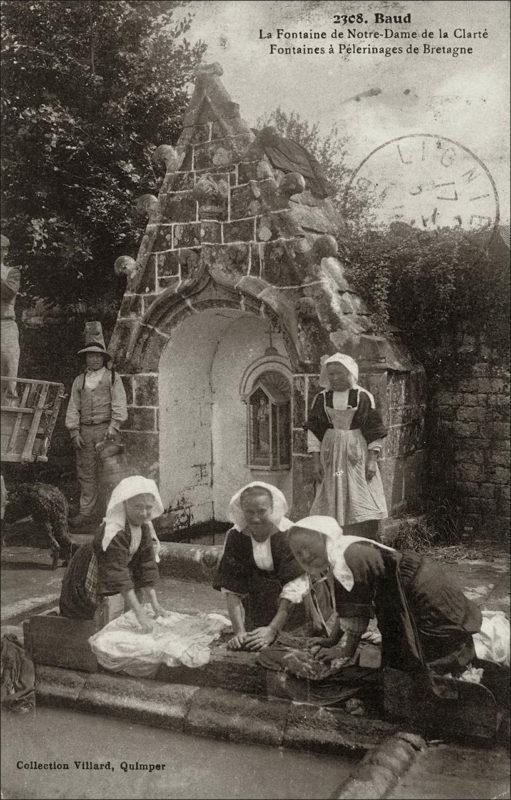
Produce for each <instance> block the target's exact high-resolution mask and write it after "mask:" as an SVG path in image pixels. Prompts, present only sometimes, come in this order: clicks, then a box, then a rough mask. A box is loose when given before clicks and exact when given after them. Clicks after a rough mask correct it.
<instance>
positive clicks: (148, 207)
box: [135, 194, 158, 218]
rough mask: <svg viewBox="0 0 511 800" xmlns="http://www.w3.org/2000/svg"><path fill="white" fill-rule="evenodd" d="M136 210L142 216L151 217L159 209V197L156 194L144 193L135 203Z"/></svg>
mask: <svg viewBox="0 0 511 800" xmlns="http://www.w3.org/2000/svg"><path fill="white" fill-rule="evenodd" d="M135 209H136V212H137V214H138V215H139V216H141V217H148V218H149V217H150V216H151V215H152V214H154V212H155V211H156V210H157V209H158V198H157V197H155V195H154V194H143V195H141V197H139V198H138V200H137V202H136V204H135Z"/></svg>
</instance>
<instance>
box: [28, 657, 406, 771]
mask: <svg viewBox="0 0 511 800" xmlns="http://www.w3.org/2000/svg"><path fill="white" fill-rule="evenodd" d="M36 698H37V702H39V703H41V704H43V705H48V706H67V707H72V708H74V709H76V710H81V711H88V712H92V713H98V714H104V715H105V716H115V717H121V718H125V719H129V720H131V721H133V722H140V723H143V724H146V725H152V726H156V727H161V728H166V729H172V730H179V731H182V732H184V733H190V734H194V735H196V736H213V737H215V738H222V739H227V740H228V741H237V742H239V741H245V742H253V743H255V744H269V745H273V746H277V747H280V746H284V747H292V748H303V747H306V748H308V749H309V750H312V751H314V752H317V753H336V754H341V753H342V754H344V755H351V756H356V755H359V754H360V755H362V754H363V753H365V752H366V751H367V750H370V749H372V748H375V747H377V746H378V745H379V744H381V743H382V742H383V741H385V739H387V738H388V736H390V735H392V734H394V733H396V731H397V726H396V725H393V724H391V723H388V722H382V721H380V720H368V719H361V718H360V717H353V716H350V715H349V714H347V713H346V712H343V711H337V710H336V711H332V710H327V709H321V708H318V707H316V706H306V705H301V706H296V705H294V704H291V703H286V702H281V701H274V700H266V699H259V698H256V697H253V696H250V695H247V694H243V693H241V692H231V691H226V690H225V689H213V688H205V689H202V688H199V687H198V686H183V685H181V684H175V683H173V684H168V683H161V682H159V681H154V680H147V679H144V678H139V679H134V678H130V677H126V676H122V675H111V674H107V673H99V674H95V675H86V674H85V673H79V672H76V671H73V670H64V669H59V668H58V667H37V669H36Z"/></svg>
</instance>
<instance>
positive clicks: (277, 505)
mask: <svg viewBox="0 0 511 800" xmlns="http://www.w3.org/2000/svg"><path fill="white" fill-rule="evenodd" d="M286 512H287V502H286V498H285V497H284V495H283V494H282V492H281V491H280V490H279V489H277V488H276V487H275V486H271V485H270V484H268V483H262V482H254V483H249V484H248V485H247V486H245V487H244V488H243V489H240V491H239V492H237V493H236V494H235V495H234V497H233V498H232V499H231V502H230V504H229V519H230V520H231V522H233V523H234V527H232V528H231V529H230V530H229V531H227V535H226V540H225V546H224V552H223V554H222V558H221V560H220V563H219V566H218V569H217V573H216V576H215V580H214V583H213V586H214V588H215V589H218V590H221V591H222V592H224V593H225V595H226V598H227V609H228V612H229V617H230V619H231V623H232V627H233V630H234V636H233V638H232V639H231V640H230V641H229V642H228V647H229V648H230V649H231V650H240V649H242V648H246V649H247V650H260V649H261V648H262V647H265V646H267V645H268V644H270V643H271V642H273V640H274V639H275V638H276V636H277V634H278V632H279V631H280V630H281V629H282V628H283V627H284V625H285V624H286V622H287V620H288V616H289V612H290V610H291V605H292V603H300V602H301V595H299V594H298V595H297V594H296V592H293V591H291V592H289V591H288V590H287V587H286V584H287V583H288V582H290V581H293V580H294V579H295V578H297V577H298V576H299V575H301V574H302V572H303V570H302V568H301V567H300V565H299V564H298V563H297V561H295V559H294V558H293V554H292V553H291V550H290V549H289V544H288V541H287V536H286V534H285V531H286V530H287V529H288V528H290V527H291V525H292V524H293V523H292V522H291V521H290V520H289V519H287V518H286V516H285V514H286ZM246 615H247V618H246ZM247 628H248V629H249V630H248V632H247ZM250 628H253V629H252V630H250Z"/></svg>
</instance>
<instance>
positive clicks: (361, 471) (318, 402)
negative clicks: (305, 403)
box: [304, 353, 388, 540]
mask: <svg viewBox="0 0 511 800" xmlns="http://www.w3.org/2000/svg"><path fill="white" fill-rule="evenodd" d="M319 382H320V385H321V386H323V387H325V388H324V389H323V390H322V391H321V392H320V393H319V394H318V395H316V397H315V398H314V401H313V403H312V407H311V410H310V413H309V416H308V419H307V421H306V423H305V426H304V427H305V429H306V430H307V447H308V451H309V453H313V456H314V477H315V480H316V485H317V489H316V496H315V498H314V502H313V504H312V507H311V510H310V513H311V514H320V515H325V516H331V517H334V518H335V519H336V520H337V522H338V523H339V525H340V526H341V527H342V528H343V530H344V532H345V533H346V534H347V535H356V536H364V537H366V538H369V539H375V540H379V534H378V521H379V520H381V519H386V517H387V516H388V514H387V504H386V502H385V495H384V492H383V484H382V480H381V475H380V470H379V468H378V456H379V453H380V451H381V448H382V446H383V442H382V439H383V438H384V437H385V436H386V435H387V429H386V428H385V426H384V425H383V422H382V419H381V416H380V414H379V412H378V411H377V409H376V404H375V402H374V397H373V396H372V394H370V392H368V391H367V390H366V389H363V388H362V387H361V386H359V385H358V365H357V362H356V361H354V359H353V358H351V356H348V355H345V354H344V353H335V354H334V355H333V356H330V357H329V358H326V359H325V360H324V361H322V369H321V374H320V376H319Z"/></svg>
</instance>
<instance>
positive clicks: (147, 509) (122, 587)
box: [60, 475, 170, 632]
mask: <svg viewBox="0 0 511 800" xmlns="http://www.w3.org/2000/svg"><path fill="white" fill-rule="evenodd" d="M162 513H163V505H162V502H161V498H160V493H159V492H158V488H157V486H156V484H155V482H154V481H152V480H149V479H148V478H144V477H142V476H141V475H134V476H132V477H130V478H124V480H122V481H120V483H119V484H118V485H117V486H116V487H115V489H114V490H113V492H112V495H111V497H110V501H109V503H108V507H107V510H106V516H105V519H104V522H103V525H102V526H101V528H100V529H99V531H98V533H97V534H96V536H95V538H94V540H93V541H92V542H90V543H88V544H85V545H82V547H80V549H79V550H78V551H77V552H76V553H75V554H74V556H73V558H72V559H71V561H70V563H69V566H68V568H67V571H66V574H65V575H64V579H63V581H62V591H61V595H60V613H61V614H62V616H64V617H70V618H72V619H93V618H94V616H95V614H96V611H97V609H98V604H99V602H100V600H101V598H102V597H105V596H108V595H114V594H121V595H122V597H123V598H124V600H125V602H126V603H127V604H128V606H129V607H130V609H131V610H132V611H133V612H134V614H135V616H136V618H137V620H138V622H139V624H140V626H141V628H142V630H143V631H145V632H149V631H150V630H152V623H151V620H150V619H149V617H148V616H147V614H146V612H145V611H144V609H143V606H142V605H141V601H143V600H144V599H146V600H147V601H148V602H149V603H150V604H151V606H152V608H153V611H154V612H155V614H157V615H160V616H166V615H168V614H169V613H170V612H168V611H166V610H165V609H163V608H162V607H161V606H160V604H159V602H158V600H157V597H156V592H155V589H154V585H155V583H156V581H157V580H158V567H157V561H159V556H158V549H159V542H158V538H157V536H156V533H155V530H154V527H153V524H152V522H151V520H153V519H154V518H155V517H159V516H160V514H162Z"/></svg>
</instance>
